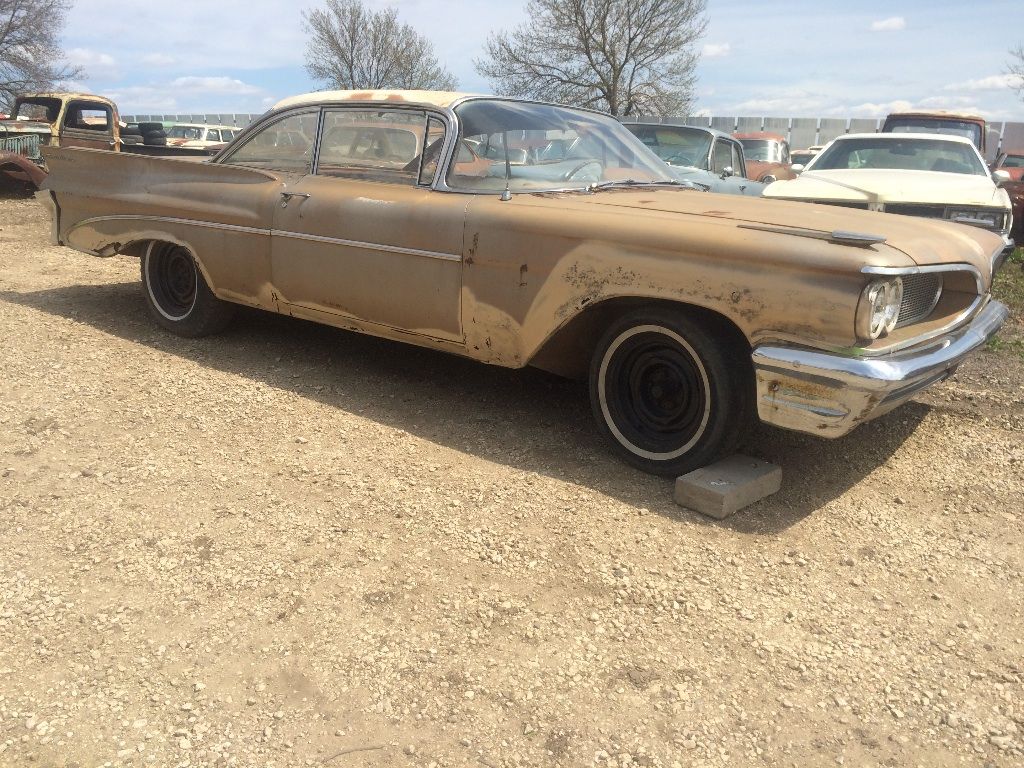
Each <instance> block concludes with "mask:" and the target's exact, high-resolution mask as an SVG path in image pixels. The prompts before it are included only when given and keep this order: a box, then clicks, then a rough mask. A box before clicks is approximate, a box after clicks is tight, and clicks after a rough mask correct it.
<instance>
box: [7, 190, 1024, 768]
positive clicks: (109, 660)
mask: <svg viewBox="0 0 1024 768" xmlns="http://www.w3.org/2000/svg"><path fill="white" fill-rule="evenodd" d="M46 232H47V222H46V219H45V217H44V214H43V211H42V209H41V208H40V207H39V206H38V205H37V204H36V203H35V202H34V201H32V200H31V199H25V198H18V197H16V196H12V195H10V194H7V195H6V197H0V334H2V338H3V339H4V341H3V351H2V357H0V359H2V361H3V365H2V374H0V475H2V477H0V513H2V515H3V518H2V519H3V525H2V526H0V765H3V766H18V767H19V768H21V767H22V766H30V765H41V766H80V767H81V768H85V766H100V765H102V766H122V765H123V766H141V765H152V766H223V765H235V766H240V767H243V768H248V767H249V766H277V767H282V766H306V765H313V766H321V765H323V766H346V767H347V766H423V767H424V768H426V767H427V766H437V767H438V768H440V767H441V766H462V765H482V766H490V767H491V768H498V767H499V766H519V765H523V766H556V765H557V766H590V765H597V766H602V767H603V766H691V765H696V766H702V765H707V766H724V765H787V766H789V765H792V766H800V767H801V768H803V767H804V766H818V765H830V766H834V765H836V764H847V765H855V766H917V765H920V766H947V765H979V766H981V765H985V766H1019V765H1021V761H1022V759H1024V693H1022V682H1024V652H1022V651H1024V649H1022V642H1021V626H1022V608H1024V591H1022V578H1021V577H1022V569H1024V556H1022V551H1024V550H1022V543H1024V535H1022V522H1024V518H1022V516H1024V509H1022V508H1024V504H1022V501H1024V479H1022V474H1024V472H1022V467H1024V446H1022V445H1021V435H1022V432H1024V387H1022V381H1024V376H1022V374H1024V362H1022V361H1021V360H1020V359H1019V358H1016V357H1014V356H1011V355H1003V354H1000V353H986V354H982V355H979V356H978V357H977V358H976V359H975V360H973V361H972V362H970V363H969V364H968V365H965V366H964V368H963V370H961V372H960V373H959V374H958V375H957V376H956V377H955V378H954V379H953V380H951V381H949V382H947V383H945V384H943V385H941V386H939V387H937V388H935V390H934V391H932V392H929V393H927V394H926V395H924V396H923V397H922V398H921V399H919V400H917V401H914V402H912V403H909V404H908V405H907V406H905V407H903V408H901V409H899V410H898V411H896V412H895V413H893V414H890V415H889V416H887V417H884V418H882V419H880V420H877V421H875V422H872V423H870V424H868V425H866V426H863V427H861V428H860V429H858V430H857V431H856V432H855V433H854V434H852V435H850V436H848V437H846V438H844V439H841V440H839V441H823V440H820V439H817V438H812V437H806V436H802V435H798V434H794V433H788V432H784V431H780V430H775V429H771V428H767V427H765V428H762V429H761V430H760V432H759V433H758V434H757V435H756V436H755V437H754V438H753V439H752V440H751V441H750V443H749V444H748V445H747V446H746V452H748V453H750V454H752V455H755V456H759V457H763V458H765V459H768V460H770V461H773V462H775V463H777V464H780V465H781V466H782V468H783V472H784V481H783V488H782V490H781V491H780V492H779V493H778V494H776V495H775V496H773V497H771V498H769V499H767V500H765V501H762V502H759V503H758V504H756V505H754V506H752V507H750V508H748V509H747V510H745V511H743V512H741V513H740V514H739V515H737V516H736V517H734V518H732V519H731V520H729V521H725V522H722V523H714V522H710V521H708V520H706V519H704V518H701V517H700V516H698V515H695V514H692V513H690V512H688V511H686V510H682V509H680V508H678V507H676V506H675V505H674V504H673V503H672V499H671V484H670V483H669V482H668V481H665V480H662V479H657V478H652V477H648V476H645V475H641V474H639V473H637V472H635V471H633V470H631V469H629V468H628V467H625V466H624V465H622V464H620V463H618V462H617V461H616V460H615V459H613V458H611V457H610V456H609V454H608V453H606V451H605V450H604V448H603V447H602V446H601V445H600V443H599V441H598V439H597V437H596V432H595V429H594V428H593V427H592V426H591V420H590V414H589V409H588V406H587V403H586V398H585V391H584V389H583V388H582V387H580V386H579V385H576V384H572V383H568V382H564V381H562V380H559V379H556V378H553V377H550V376H547V375H545V374H542V373H540V372H536V371H506V370H501V369H497V368H490V367H487V366H482V365H478V364H475V363H472V362H468V361H464V360H460V359H457V358H454V357H450V356H445V355H442V354H438V353H433V352H427V351H423V350H418V349H415V348H411V347H406V346H402V345H398V344H393V343H389V342H385V341H380V340H376V339H372V338H367V337H361V336H357V335H353V334H348V333H344V332H340V331H335V330H331V329H328V328H323V327H319V326H315V325H312V324H308V323H302V322H298V321H294V320H290V319H287V318H282V317H276V316H272V315H269V314H261V313H255V312H246V313H244V314H243V315H242V316H241V318H240V320H239V321H238V322H237V323H236V324H235V325H234V326H233V328H232V329H231V330H229V332H228V333H226V334H225V335H223V336H221V337H218V338H212V339H204V340H198V341H190V340H184V339H179V338H176V337H174V336H171V335H168V334H167V333H164V332H162V331H160V330H159V329H158V328H157V327H156V326H155V325H154V324H152V323H151V322H150V321H149V319H148V318H147V316H146V313H145V308H144V304H143V300H142V295H141V292H140V288H139V284H138V262H137V261H135V260H132V259H128V258H114V259H105V260H104V259H96V258H92V257H88V256H85V255H83V254H79V253H76V252H73V251H70V250H66V249H62V248H55V247H51V246H49V245H48V244H47V242H46Z"/></svg>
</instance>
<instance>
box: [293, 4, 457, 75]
mask: <svg viewBox="0 0 1024 768" xmlns="http://www.w3.org/2000/svg"><path fill="white" fill-rule="evenodd" d="M302 16H303V19H304V20H305V26H306V32H307V34H309V36H310V37H309V42H308V43H307V44H306V71H307V72H309V74H310V76H311V77H314V78H316V79H317V80H323V81H325V82H326V83H327V85H328V87H333V88H367V89H378V88H403V89H405V88H409V89H420V88H422V89H427V90H442V91H450V90H454V89H455V88H456V87H457V86H458V81H457V80H456V79H455V77H454V76H453V75H452V74H451V73H450V72H449V71H448V70H446V69H445V68H444V67H443V66H441V64H440V63H439V62H438V60H437V57H436V56H435V55H434V46H433V45H432V44H431V42H430V41H429V40H428V39H427V38H425V37H424V36H423V35H421V34H420V33H419V32H417V31H416V30H415V29H413V28H412V27H410V26H409V25H408V24H402V23H401V22H399V21H398V11H396V10H395V9H394V8H388V9H386V10H383V11H372V10H369V9H368V8H366V7H365V6H364V5H363V4H362V2H360V0H327V7H326V8H320V9H316V10H314V11H310V12H309V13H306V12H303V14H302Z"/></svg>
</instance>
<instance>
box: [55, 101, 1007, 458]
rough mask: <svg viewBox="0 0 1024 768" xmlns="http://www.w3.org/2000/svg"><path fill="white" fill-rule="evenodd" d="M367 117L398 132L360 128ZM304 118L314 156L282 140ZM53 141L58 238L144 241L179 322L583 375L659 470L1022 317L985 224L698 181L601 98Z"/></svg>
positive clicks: (840, 428) (319, 115) (104, 252)
mask: <svg viewBox="0 0 1024 768" xmlns="http://www.w3.org/2000/svg"><path fill="white" fill-rule="evenodd" d="M367 123H370V124H372V125H375V126H378V127H381V126H382V127H385V128H386V129H388V130H394V131H396V132H398V133H395V134H393V135H390V136H389V137H388V138H389V140H388V141H387V142H386V143H385V142H382V141H378V140H377V139H379V138H380V136H379V135H378V136H377V139H375V138H373V137H372V136H370V135H368V136H367V137H364V138H361V139H358V140H353V138H354V136H355V135H356V134H357V133H358V132H359V128H358V127H359V126H361V125H366V124H367ZM338 128H344V129H345V130H343V131H341V132H337V131H336V129H338ZM410 130H411V131H413V132H414V133H416V134H418V137H419V138H417V139H416V141H415V147H414V148H413V146H412V144H411V143H410V142H409V140H408V137H403V136H401V134H400V132H403V131H410ZM294 133H298V134H300V135H302V136H308V137H310V139H311V144H310V147H309V148H308V149H307V150H306V151H301V152H299V151H296V150H297V148H295V147H294V146H293V145H292V144H291V143H290V142H279V141H278V139H279V138H280V136H282V135H287V134H294ZM332 135H338V136H341V140H340V141H338V142H335V141H334V140H333V139H331V138H330V137H331V136H332ZM555 144H558V146H559V147H560V149H559V151H558V152H557V153H556V154H557V157H545V156H543V153H542V151H541V154H538V151H536V150H537V148H541V150H543V149H544V148H546V147H548V146H549V145H551V146H554V145H555ZM494 147H499V148H501V151H499V152H491V150H490V149H489V148H494ZM517 148H518V149H527V150H531V149H532V150H533V151H527V152H526V156H525V157H524V156H523V155H520V156H519V157H518V158H517V159H518V160H520V161H521V162H519V163H517V164H513V163H512V154H513V151H514V150H515V149H517ZM410 149H413V151H414V152H415V154H414V155H413V156H410V155H409V150H410ZM562 150H565V151H564V152H563V151H562ZM44 153H45V155H46V158H47V161H48V162H49V164H50V167H51V170H52V173H51V175H50V177H49V178H48V179H47V180H46V182H45V185H44V190H43V191H42V192H40V193H39V195H38V197H39V198H40V200H41V201H42V202H43V203H44V205H46V206H47V207H48V209H49V210H50V212H51V216H52V237H53V240H54V241H55V242H56V243H60V244H64V245H67V246H70V247H71V248H74V249H77V250H79V251H83V252H85V253H89V254H93V255H97V256H113V255H115V254H124V255H128V256H133V257H137V258H139V260H140V272H141V277H142V286H143V295H144V297H145V299H146V303H147V305H148V307H149V311H150V314H151V316H152V317H153V318H154V320H155V321H156V322H157V323H158V324H160V325H161V326H163V327H165V328H167V329H168V330H170V331H172V332H174V333H178V334H181V335H184V336H201V335H205V334H208V333H212V332H215V331H217V330H219V329H221V328H223V327H224V325H225V324H226V323H227V322H228V321H229V319H230V316H231V313H232V309H233V307H234V306H235V305H236V304H241V305H246V306H250V307H257V308H260V309H264V310H269V311H273V312H279V313H283V314H287V315H293V316H295V317H301V318H306V319H309V320H314V321H317V322H321V323H326V324H328V325H332V326H336V327H339V328H345V329H351V330H354V331H359V332H363V333H369V334H373V335H377V336H382V337H386V338H389V339H394V340H399V341H405V342H410V343H413V344H418V345H421V346H424V347H429V348H433V349H436V350H443V351H447V352H452V353H455V354H459V355H464V356H467V357H470V358H473V359H475V360H479V361H481V362H485V363H491V364H495V365H501V366H507V367H512V368H516V367H522V366H526V365H533V366H537V367H539V368H543V369H546V370H549V371H553V372H555V373H558V374H561V375H566V376H578V377H581V378H589V382H590V395H591V403H592V409H593V413H594V416H595V418H596V422H597V425H598V430H599V432H600V433H601V434H602V435H603V436H604V437H605V438H606V439H607V441H608V443H609V445H610V446H611V447H612V449H613V450H614V451H615V452H617V453H618V455H619V456H620V457H622V458H623V459H624V460H626V461H628V462H630V463H632V464H633V465H635V466H637V467H640V468H642V469H644V470H647V471H651V472H657V473H663V474H673V475H674V474H679V473H682V472H684V471H688V470H690V469H693V468H695V467H698V466H701V465H703V464H706V463H708V462H710V461H713V460H714V459H716V458H718V457H720V456H722V455H723V454H725V453H728V452H729V451H731V450H732V449H733V448H734V447H735V446H736V445H737V443H738V442H739V441H740V440H741V439H742V437H743V435H744V433H745V431H746V430H747V429H748V428H749V427H750V426H751V425H752V424H753V423H754V422H755V421H756V418H757V417H760V419H761V420H762V421H764V422H767V423H769V424H774V425H778V426H781V427H786V428H790V429H797V430H801V431H804V432H808V433H811V434H815V435H823V436H828V437H837V436H840V435H843V434H845V433H847V432H849V431H850V430H851V429H853V428H854V427H855V426H856V425H858V424H860V423H861V422H863V421H865V420H867V419H869V418H872V417H874V416H877V415H878V414H880V413H884V412H885V411H887V410H889V409H891V408H893V407H895V406H897V405H899V404H900V403H902V402H904V401H905V400H907V399H908V398H910V397H911V396H912V395H913V394H914V393H915V392H917V391H919V390H920V389H922V388H923V387H926V386H929V385H931V384H933V383H935V382H937V381H940V380H942V379H943V378H945V377H947V376H948V375H950V374H951V373H952V372H953V370H955V368H956V367H957V365H958V364H959V363H960V361H961V360H963V358H964V357H965V356H966V355H967V354H968V353H969V352H970V351H971V350H974V349H976V348H977V347H978V346H979V345H981V344H983V343H984V342H985V340H986V339H988V338H989V337H990V336H991V335H992V334H994V333H995V331H996V330H997V329H998V328H999V326H1000V325H1001V323H1002V322H1003V320H1004V318H1005V316H1006V308H1005V307H1004V306H1003V305H1002V304H1000V303H999V302H997V301H994V300H992V299H991V296H990V285H991V281H992V275H993V272H994V270H995V269H996V267H997V264H998V259H999V257H1000V253H1001V249H1002V241H1001V240H1000V238H999V237H998V236H996V235H994V234H992V233H990V232H985V231H982V230H980V229H977V228H971V227H964V226H958V225H954V224H950V223H948V222H935V221H925V220H919V219H911V218H906V217H896V216H886V215H883V214H876V213H870V212H867V211H857V210H846V209H841V208H836V207H829V206H809V205H804V204H800V203H788V202H777V201H769V200H762V199H758V198H749V197H742V196H737V195H729V196H726V195H710V194H706V193H704V192H701V191H695V190H693V189H692V188H688V186H689V185H684V184H681V183H680V182H679V181H677V180H674V179H672V178H671V176H670V175H668V173H667V169H666V168H665V166H664V164H663V163H662V161H661V160H660V159H659V158H658V157H657V156H656V155H654V154H653V153H651V152H650V150H648V149H647V148H646V147H645V146H644V145H643V143H642V142H641V141H639V139H637V138H636V137H634V136H633V135H632V134H631V133H629V131H627V130H626V129H625V128H624V127H623V126H622V125H621V124H619V123H618V122H617V121H616V120H615V119H614V118H612V117H610V116H608V115H604V114H602V113H598V112H592V111H588V110H582V109H570V108H567V107H560V106H556V105H550V104H542V103H537V102H528V101H522V100H515V99H502V98H495V97H484V96H472V95H466V94H457V93H436V92H422V91H385V92H353V91H338V92H320V93H312V94H306V95H303V96H297V97H293V98H290V99H286V100H284V101H282V102H280V103H279V104H277V105H276V106H275V107H274V108H272V109H271V110H270V111H269V112H268V113H267V114H265V115H264V116H263V117H261V118H260V119H259V120H258V121H256V122H255V123H254V124H253V125H252V126H250V127H249V128H248V129H246V131H245V132H244V133H243V134H242V135H241V136H239V137H238V138H237V139H236V140H235V141H234V142H232V143H231V144H230V145H229V146H228V147H226V148H225V149H224V150H223V151H222V152H221V153H220V154H219V155H218V156H217V157H215V158H214V159H213V160H211V161H210V162H205V163H189V162H183V161H178V160H174V159H167V158H158V157H142V156H132V155H120V154H114V153H109V152H100V151H96V150H90V149H80V148H64V147H60V148H56V147H51V148H46V149H44ZM492 154H494V155H496V157H491V155H492Z"/></svg>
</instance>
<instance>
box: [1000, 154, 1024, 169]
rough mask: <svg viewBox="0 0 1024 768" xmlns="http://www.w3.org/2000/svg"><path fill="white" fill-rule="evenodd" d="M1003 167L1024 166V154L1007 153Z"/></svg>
mask: <svg viewBox="0 0 1024 768" xmlns="http://www.w3.org/2000/svg"><path fill="white" fill-rule="evenodd" d="M1002 167H1003V168H1024V155H1007V156H1006V157H1005V158H1004V159H1003V166H1002Z"/></svg>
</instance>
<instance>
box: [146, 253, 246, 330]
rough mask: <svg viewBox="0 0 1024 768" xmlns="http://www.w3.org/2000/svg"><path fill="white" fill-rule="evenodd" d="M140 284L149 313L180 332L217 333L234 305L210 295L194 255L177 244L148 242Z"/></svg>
mask: <svg viewBox="0 0 1024 768" xmlns="http://www.w3.org/2000/svg"><path fill="white" fill-rule="evenodd" d="M142 287H143V292H144V294H145V296H146V304H147V305H148V306H149V311H150V314H151V315H152V316H153V317H154V319H156V321H157V322H158V323H159V324H160V325H162V326H163V327H164V328H167V329H168V330H170V331H173V332H174V333H176V334H178V335H180V336H189V337H197V336H206V335H209V334H211V333H216V332H217V331H220V330H222V329H223V328H224V326H226V325H227V324H228V322H229V321H230V320H231V317H232V315H233V314H234V306H233V305H231V304H229V303H227V302H225V301H221V300H220V299H218V298H217V297H216V296H214V295H213V292H212V291H211V290H210V287H209V286H208V285H207V284H206V280H205V279H204V278H203V274H202V272H201V271H200V270H199V266H198V265H197V264H196V261H195V258H193V256H192V254H191V252H189V250H188V249H187V248H184V247H182V246H180V245H175V244H173V243H151V244H150V245H149V247H148V248H147V249H146V252H145V253H144V254H143V256H142Z"/></svg>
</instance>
